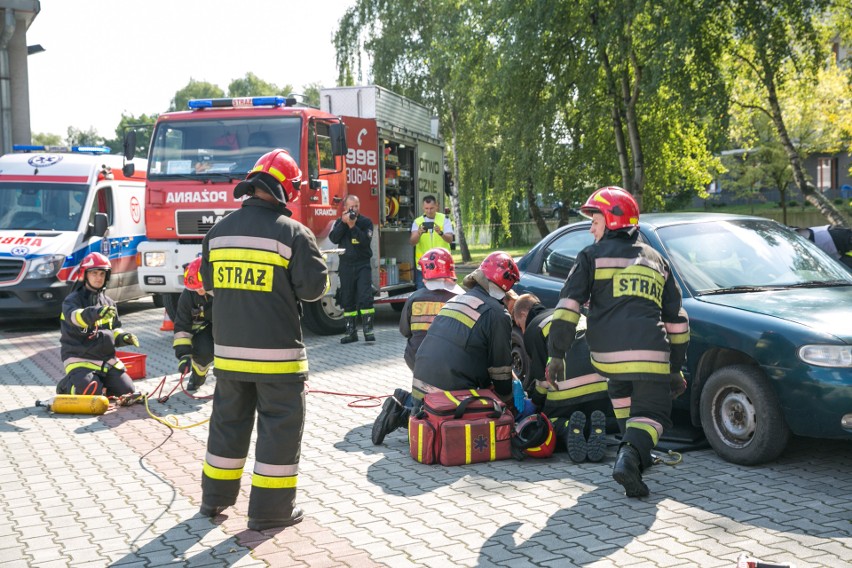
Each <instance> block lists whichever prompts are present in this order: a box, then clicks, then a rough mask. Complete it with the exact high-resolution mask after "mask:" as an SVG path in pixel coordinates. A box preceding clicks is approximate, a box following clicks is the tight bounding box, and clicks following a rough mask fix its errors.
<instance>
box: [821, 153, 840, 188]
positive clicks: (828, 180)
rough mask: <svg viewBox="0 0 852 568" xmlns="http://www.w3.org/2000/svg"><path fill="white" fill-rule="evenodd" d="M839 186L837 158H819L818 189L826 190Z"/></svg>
mask: <svg viewBox="0 0 852 568" xmlns="http://www.w3.org/2000/svg"><path fill="white" fill-rule="evenodd" d="M833 187H837V158H819V159H818V160H817V189H819V190H821V191H826V190H828V189H831V188H833Z"/></svg>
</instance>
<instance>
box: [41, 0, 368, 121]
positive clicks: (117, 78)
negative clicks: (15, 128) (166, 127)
mask: <svg viewBox="0 0 852 568" xmlns="http://www.w3.org/2000/svg"><path fill="white" fill-rule="evenodd" d="M354 2H355V0H297V1H294V0H241V1H239V0H238V1H236V2H234V1H232V0H228V1H226V0H137V1H133V2H131V1H129V0H41V12H39V14H38V15H37V16H36V17H35V19H34V20H33V23H32V24H31V25H30V27H29V30H27V44H28V45H35V44H41V46H42V47H44V49H45V51H44V52H43V53H38V54H33V55H31V56H29V57H28V65H29V90H30V126H31V129H32V132H33V133H51V134H58V135H60V136H61V137H62V138H64V137H65V135H66V133H67V130H68V127H69V126H73V127H75V128H77V129H79V130H88V129H89V128H92V127H94V128H95V130H97V132H98V134H100V135H101V136H104V137H106V138H112V137H113V136H115V128H116V126H118V123H119V121H120V120H121V113H122V112H125V113H128V114H132V115H135V116H138V115H141V114H154V113H160V112H164V111H166V110H167V109H168V106H169V104H170V103H171V100H172V98H173V97H174V95H175V92H176V91H178V90H179V89H181V88H183V87H185V86H186V85H187V83H189V80H190V78H193V79H196V80H198V81H207V82H210V83H213V84H215V85H218V86H219V87H220V88H221V89H222V90H223V91H225V92H227V89H228V84H229V83H230V82H231V81H232V80H233V79H237V78H241V77H244V76H245V75H246V73H247V72H249V71H250V72H252V73H254V74H255V75H257V76H258V77H259V78H260V79H262V80H264V81H267V82H269V83H273V84H275V85H278V86H284V85H285V84H291V85H293V86H294V87H295V88H296V90H297V92H298V90H299V89H301V87H302V86H304V85H307V84H309V83H314V82H319V83H321V84H322V85H323V86H328V87H333V86H335V85H336V80H337V68H336V65H335V57H334V46H333V45H332V37H333V34H334V31H335V30H336V29H337V25H338V23H339V20H340V17H341V16H342V15H343V13H344V11H345V9H346V8H347V7H349V6H350V5H352V4H354Z"/></svg>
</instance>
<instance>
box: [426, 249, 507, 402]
mask: <svg viewBox="0 0 852 568" xmlns="http://www.w3.org/2000/svg"><path fill="white" fill-rule="evenodd" d="M519 279H520V274H519V272H518V266H517V265H516V264H515V261H514V260H512V257H511V256H509V255H508V254H506V253H505V252H499V251H498V252H493V253H491V254H489V255H488V256H487V257H485V260H483V261H482V264H481V265H480V266H479V268H477V269H476V270H474V271H473V272H472V273H470V274H469V275H468V276H466V277H465V279H464V285H465V287H466V288H468V291H467V292H465V293H464V294H460V295H458V296H456V297H454V298H451V299H450V300H449V301H448V302H447V303H446V304H444V307H443V308H441V310H440V311H439V312H438V315H436V316H435V319H434V320H433V321H432V325H431V326H430V327H429V331H428V332H426V338H425V339H424V340H423V343H421V344H420V349H418V350H417V355H416V356H415V358H414V379H413V380H412V387H413V388H412V396H413V397H414V398H415V399H416V402H415V405H419V404H421V403H422V400H423V397H424V396H426V394H427V393H430V392H436V391H442V390H457V389H476V388H493V389H494V392H495V393H496V394H497V396H498V397H500V399H501V400H503V401H504V402H505V403H506V405H507V406H508V407H509V408H510V409H511V410H512V412H513V413H516V412H517V411H516V410H515V405H514V402H513V400H512V318H511V317H509V312H507V311H506V308H505V306H504V304H503V303H502V302H503V301H504V299H505V297H506V293H507V292H508V291H509V290H511V289H512V286H514V285H515V283H516V282H517V281H518V280H519Z"/></svg>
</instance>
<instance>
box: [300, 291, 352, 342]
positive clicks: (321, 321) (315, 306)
mask: <svg viewBox="0 0 852 568" xmlns="http://www.w3.org/2000/svg"><path fill="white" fill-rule="evenodd" d="M302 307H303V309H304V311H305V315H304V317H303V318H302V321H303V322H304V324H305V326H306V327H307V328H308V329H310V330H311V331H313V332H314V333H316V334H317V335H339V334H341V333H343V331H344V330H345V329H346V325H345V324H344V323H343V310H342V309H341V308H340V306H338V305H337V304H336V303H335V302H334V297H333V296H325V297H323V298H322V299H321V300H318V301H316V302H304V303H303V304H302Z"/></svg>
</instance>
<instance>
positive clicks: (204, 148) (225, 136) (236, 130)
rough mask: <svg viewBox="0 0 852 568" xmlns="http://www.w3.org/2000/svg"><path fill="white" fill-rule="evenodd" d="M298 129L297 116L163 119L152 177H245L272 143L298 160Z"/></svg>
mask: <svg viewBox="0 0 852 568" xmlns="http://www.w3.org/2000/svg"><path fill="white" fill-rule="evenodd" d="M300 133H301V119H300V118H299V117H265V118H228V119H223V118H217V119H210V120H186V121H171V120H170V121H164V122H161V123H159V124H158V125H157V128H156V130H155V131H154V139H153V143H152V145H151V153H150V156H149V161H148V177H149V178H151V179H156V178H163V177H169V176H175V177H187V176H188V177H196V176H197V177H198V178H199V179H201V178H205V177H209V176H211V175H214V174H219V175H225V176H233V177H235V178H240V179H242V178H243V177H245V175H246V173H248V171H249V170H250V169H251V168H252V167H253V166H254V164H255V162H257V159H258V158H260V157H261V156H262V155H263V154H265V153H266V152H268V151H270V150H272V149H274V148H283V149H285V150H287V151H288V152H290V155H291V156H293V159H295V160H296V162H298V161H299V148H300V141H301V140H300Z"/></svg>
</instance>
